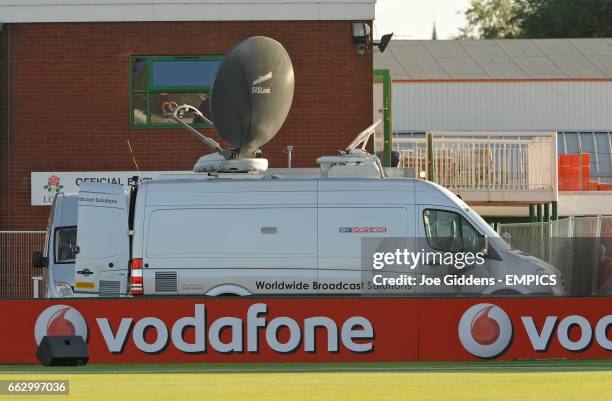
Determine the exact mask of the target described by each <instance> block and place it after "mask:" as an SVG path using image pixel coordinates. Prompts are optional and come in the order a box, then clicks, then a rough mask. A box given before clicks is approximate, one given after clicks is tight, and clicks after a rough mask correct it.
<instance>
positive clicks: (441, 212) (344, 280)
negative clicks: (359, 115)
mask: <svg viewBox="0 0 612 401" xmlns="http://www.w3.org/2000/svg"><path fill="white" fill-rule="evenodd" d="M295 170H296V172H297V171H298V170H299V169H295ZM348 171H351V170H350V169H348V170H345V171H344V173H341V174H328V175H327V176H325V175H324V174H323V175H319V174H317V176H315V174H310V175H304V174H301V175H300V174H297V175H294V174H276V173H275V172H274V171H272V170H270V171H268V172H267V173H265V174H254V175H253V174H225V175H224V174H217V175H208V174H193V175H187V176H184V177H180V178H169V179H162V180H154V181H147V182H143V183H141V184H140V185H139V186H138V187H137V188H133V189H132V190H131V191H130V193H127V194H126V192H125V191H124V189H123V188H122V187H121V186H119V185H110V184H82V186H81V188H80V192H79V194H78V199H79V202H78V219H77V227H78V234H77V245H78V246H77V247H75V248H74V250H75V252H76V253H77V255H76V258H75V259H76V266H75V268H74V270H73V274H74V279H73V280H72V283H71V284H72V285H71V286H72V291H73V292H74V294H80V295H89V296H98V295H108V296H125V295H142V294H145V295H209V296H219V295H251V294H335V293H350V294H359V293H364V292H365V291H364V288H363V284H360V283H362V280H363V277H364V276H363V268H362V255H361V238H364V237H365V238H367V237H408V238H425V239H427V241H426V242H425V243H426V244H432V241H433V238H430V237H431V236H432V235H434V234H432V233H433V232H436V229H435V227H436V226H438V225H439V222H440V221H444V222H445V223H448V222H449V221H451V222H453V227H455V229H453V230H452V232H446V233H445V234H444V235H451V236H455V237H456V238H454V239H453V243H455V246H454V248H453V251H455V252H456V251H457V250H458V249H457V246H456V244H457V243H460V244H464V246H465V248H466V250H469V249H468V248H470V246H471V245H470V244H471V243H482V242H474V238H475V237H480V238H485V237H486V238H488V239H489V241H488V249H487V251H486V253H487V255H486V257H485V258H486V263H484V264H482V265H474V266H471V267H470V268H467V269H465V272H464V274H466V275H470V276H472V277H480V278H490V279H491V280H488V282H487V283H485V284H481V285H466V286H461V285H456V283H448V284H445V283H444V282H443V281H442V283H441V284H440V285H435V286H434V285H414V286H407V287H406V288H403V291H402V293H404V294H407V295H462V294H473V295H476V294H551V295H552V294H555V295H559V294H562V293H564V288H563V286H564V284H563V279H562V277H561V276H560V273H559V272H558V271H557V270H556V269H554V268H553V267H552V266H550V265H548V264H546V263H545V262H543V261H541V260H539V259H536V258H533V257H529V256H527V255H524V254H521V253H519V252H516V251H513V250H511V249H510V248H509V247H508V246H507V245H506V244H505V242H503V241H501V240H498V239H499V236H498V235H497V233H496V232H495V231H494V230H492V229H491V227H490V226H489V225H488V224H487V223H486V222H485V221H484V220H483V219H482V218H481V217H480V216H479V215H478V214H477V213H475V212H474V211H473V210H472V209H470V208H469V207H468V206H467V205H466V204H465V203H464V202H463V201H462V200H461V199H459V198H458V197H457V196H455V195H454V194H452V193H451V192H450V191H448V190H447V189H445V188H443V187H441V186H439V185H437V184H434V183H431V182H428V181H422V180H416V179H409V178H379V177H377V178H353V177H352V176H351V177H346V176H347V175H354V174H349V173H347V172H348ZM362 173H363V171H362ZM330 175H333V176H330ZM358 175H359V174H358ZM66 199H74V195H68V196H66V195H64V197H63V198H61V199H59V200H58V201H56V206H55V209H57V208H58V205H61V204H62V202H65V201H66ZM54 222H55V220H52V221H51V224H50V227H49V231H48V236H49V240H48V241H49V244H52V243H55V242H54V241H57V234H58V233H60V235H61V233H62V231H60V230H59V229H58V227H57V226H56V225H55V223H54ZM62 224H63V223H62ZM364 228H367V229H364ZM438 235H440V233H439V232H438ZM419 246H420V245H419ZM430 246H431V248H432V250H433V249H437V250H444V249H440V248H439V247H437V248H434V246H433V245H430ZM47 248H48V249H54V248H52V247H47ZM427 250H428V249H427ZM427 250H426V251H427ZM46 256H47V257H48V258H49V260H55V259H54V253H53V252H50V251H48V253H47V255H46ZM49 266H50V269H49V271H50V273H49V275H48V277H49V284H50V285H49V287H51V288H53V287H54V286H55V288H57V283H58V277H60V275H61V277H63V279H62V281H65V282H69V281H70V280H66V279H65V276H67V275H68V273H66V272H63V271H62V272H61V273H60V269H62V267H61V266H60V265H58V264H57V263H51V262H50V263H49ZM411 273H413V274H414V275H416V276H418V277H419V278H418V281H419V282H420V281H421V278H420V277H421V276H426V277H436V276H439V277H442V276H445V275H448V274H449V270H448V269H447V268H445V267H444V266H440V265H435V264H432V265H428V264H421V265H419V266H418V267H416V268H415V269H414V270H413V271H412V272H411ZM508 275H515V276H524V275H528V276H533V277H540V276H551V275H554V276H556V277H557V282H556V284H555V285H550V283H547V284H548V285H542V283H541V282H540V281H539V280H536V282H532V283H529V284H526V283H520V282H519V284H517V283H508V281H507V280H506V276H508ZM46 277H47V276H46ZM54 282H55V285H52V284H53V283H54ZM493 282H494V283H493ZM48 295H49V296H66V295H68V292H67V291H66V290H63V291H61V292H60V291H57V290H55V291H54V290H52V291H50V292H48Z"/></svg>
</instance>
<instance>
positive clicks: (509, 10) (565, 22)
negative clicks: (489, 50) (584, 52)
mask: <svg viewBox="0 0 612 401" xmlns="http://www.w3.org/2000/svg"><path fill="white" fill-rule="evenodd" d="M465 16H466V19H467V24H466V26H465V27H464V28H462V29H461V33H460V34H459V36H458V38H460V39H467V38H476V39H501V38H601V37H612V23H610V22H611V21H612V1H611V0H471V2H470V7H469V8H468V10H467V11H466V12H465Z"/></svg>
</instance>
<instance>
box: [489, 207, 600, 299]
mask: <svg viewBox="0 0 612 401" xmlns="http://www.w3.org/2000/svg"><path fill="white" fill-rule="evenodd" d="M497 231H498V232H499V234H500V235H501V236H502V238H504V239H505V240H506V241H507V242H508V243H509V244H510V245H511V247H512V248H514V249H518V250H520V251H522V252H525V253H526V254H529V255H532V256H535V257H537V258H539V259H542V260H544V261H546V262H548V263H549V264H551V265H553V266H555V267H556V268H557V269H559V271H560V272H561V273H562V274H563V276H564V277H565V280H566V283H567V286H568V288H569V289H570V292H574V293H576V294H578V295H586V294H590V293H595V294H598V295H612V276H611V277H610V278H609V281H608V283H607V284H606V283H602V282H601V279H602V278H603V279H605V278H606V277H605V275H607V274H608V272H606V271H602V269H606V268H603V267H602V266H603V265H604V262H606V261H605V258H610V259H609V260H610V261H612V216H589V217H568V218H565V219H560V220H555V221H551V222H537V223H512V224H499V226H498V228H497ZM606 263H607V262H606ZM610 273H612V272H610Z"/></svg>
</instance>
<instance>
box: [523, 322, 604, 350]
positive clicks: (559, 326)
mask: <svg viewBox="0 0 612 401" xmlns="http://www.w3.org/2000/svg"><path fill="white" fill-rule="evenodd" d="M521 321H522V322H523V326H524V327H525V331H526V332H527V336H528V337H529V340H530V342H531V346H532V347H533V349H534V350H535V351H538V352H545V351H546V350H547V349H548V347H549V345H550V342H551V339H552V335H553V331H555V330H556V332H557V339H558V340H559V344H561V346H562V347H563V348H565V349H566V350H568V351H573V352H580V351H584V350H586V349H587V348H588V347H589V346H590V345H591V343H592V341H593V327H592V326H591V323H589V321H588V320H587V318H585V317H583V316H580V315H570V316H566V317H564V318H563V319H559V318H558V317H557V316H547V317H546V319H545V320H544V325H542V324H541V323H539V324H537V325H536V323H535V321H534V319H533V317H531V316H521ZM610 325H612V315H606V316H603V317H602V318H601V319H599V321H597V323H596V324H595V341H596V342H597V344H599V346H600V347H602V348H604V349H607V350H608V351H612V340H610V339H609V338H608V336H607V331H608V327H609V326H610ZM573 326H577V327H579V328H580V330H578V332H579V333H580V337H578V338H571V337H570V329H571V328H572V327H573ZM537 327H542V329H541V330H539V331H538V328H537Z"/></svg>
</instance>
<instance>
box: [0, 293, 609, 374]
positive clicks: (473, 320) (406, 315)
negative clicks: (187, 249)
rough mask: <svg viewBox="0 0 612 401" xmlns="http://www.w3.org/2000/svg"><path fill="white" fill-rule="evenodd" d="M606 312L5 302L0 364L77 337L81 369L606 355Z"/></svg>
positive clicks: (319, 302)
mask: <svg viewBox="0 0 612 401" xmlns="http://www.w3.org/2000/svg"><path fill="white" fill-rule="evenodd" d="M611 311H612V299H610V298H517V299H511V298H492V299H486V298H469V299H468V298H454V299H449V298H446V299H427V298H365V297H364V298H265V299H264V298H237V299H227V298H226V299H204V300H203V299H192V298H183V299H172V300H168V299H105V300H100V299H95V300H93V299H91V300H86V299H82V300H72V301H66V300H62V302H61V303H60V302H55V301H35V300H34V301H4V302H2V303H1V304H0V312H1V313H2V316H4V317H5V319H6V320H7V324H6V325H5V326H4V327H5V330H3V332H2V338H1V341H0V346H1V347H2V349H1V352H0V363H2V364H17V363H37V360H36V358H35V352H36V347H37V344H38V343H39V342H40V341H41V339H42V338H43V337H44V336H45V335H80V336H82V337H83V338H84V339H85V340H86V342H87V344H88V348H89V354H90V363H146V362H151V363H153V362H157V363H163V362H191V363H193V362H333V361H336V362H341V361H344V362H347V361H352V362H358V361H370V362H383V361H389V362H393V361H482V360H513V359H535V358H538V359H545V358H568V359H572V358H573V359H577V358H609V357H611V356H612V314H611V313H610V312H611ZM11 317H13V318H11ZM8 321H10V324H8Z"/></svg>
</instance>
